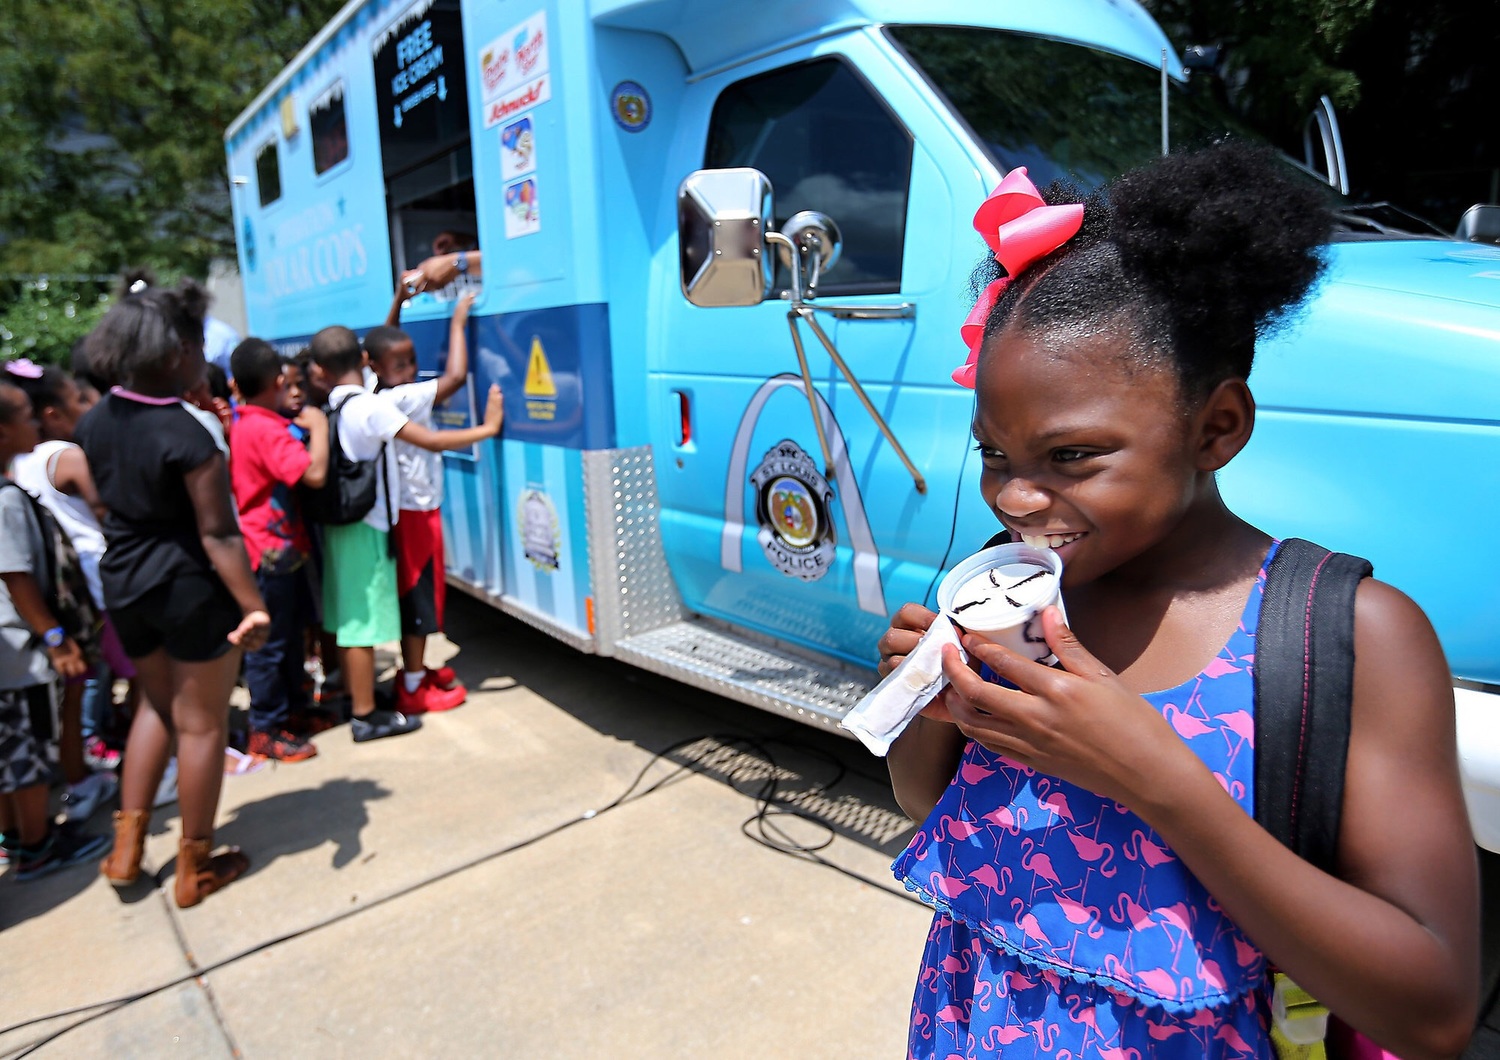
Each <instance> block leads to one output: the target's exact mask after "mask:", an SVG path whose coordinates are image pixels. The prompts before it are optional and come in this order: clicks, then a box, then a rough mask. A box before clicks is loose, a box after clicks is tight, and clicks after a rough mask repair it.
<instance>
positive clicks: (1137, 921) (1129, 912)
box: [1109, 891, 1153, 931]
mask: <svg viewBox="0 0 1500 1060" xmlns="http://www.w3.org/2000/svg"><path fill="white" fill-rule="evenodd" d="M1109 916H1110V919H1111V920H1113V921H1114V922H1115V923H1116V924H1123V923H1125V922H1126V920H1129V921H1130V926H1131V927H1132V928H1133V929H1135V930H1136V931H1144V930H1146V929H1147V928H1149V927H1151V926H1152V925H1153V921H1152V920H1151V914H1150V912H1148V911H1147V910H1146V909H1145V908H1144V907H1142V906H1139V905H1137V904H1136V903H1135V902H1134V901H1132V900H1131V898H1130V895H1128V894H1126V893H1124V892H1123V891H1122V892H1120V897H1119V898H1118V899H1116V900H1115V904H1114V907H1113V908H1112V909H1110V911H1109Z"/></svg>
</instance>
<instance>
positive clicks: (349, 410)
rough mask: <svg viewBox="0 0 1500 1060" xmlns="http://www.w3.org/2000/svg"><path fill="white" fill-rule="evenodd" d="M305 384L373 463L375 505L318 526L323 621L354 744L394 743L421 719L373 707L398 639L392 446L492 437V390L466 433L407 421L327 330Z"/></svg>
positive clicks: (342, 338) (346, 333) (343, 337)
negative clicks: (338, 662) (389, 646)
mask: <svg viewBox="0 0 1500 1060" xmlns="http://www.w3.org/2000/svg"><path fill="white" fill-rule="evenodd" d="M309 349H310V350H311V352H312V363H311V376H312V379H311V383H312V384H313V386H314V388H315V389H317V390H318V391H320V392H323V391H326V392H327V394H328V406H329V407H330V408H336V409H338V410H339V420H338V436H339V445H340V447H341V448H342V449H343V451H344V455H345V456H346V457H348V458H349V459H350V460H378V461H380V464H379V465H378V467H379V473H378V474H377V475H376V482H377V486H376V495H375V505H374V507H372V508H371V509H370V511H369V513H368V514H367V515H366V516H365V517H364V519H362V520H361V521H359V522H357V523H350V524H347V525H344V526H325V527H324V528H323V547H324V550H325V556H324V571H323V624H324V626H325V627H326V628H327V629H328V630H329V631H330V632H332V633H333V634H334V636H335V637H336V638H337V640H338V646H339V654H340V656H341V659H342V668H343V672H344V683H345V687H346V688H347V689H348V691H349V699H350V702H351V705H352V708H353V718H352V720H351V722H350V727H351V730H352V732H353V736H354V740H355V742H356V743H363V742H364V741H366V740H378V739H380V738H381V737H384V736H397V735H400V734H401V733H406V732H411V731H412V730H414V729H418V728H420V727H421V724H422V723H421V719H420V718H415V717H408V716H407V715H405V714H402V713H401V712H399V711H395V710H377V709H376V708H375V646H376V645H377V644H384V643H387V642H390V641H398V640H400V638H401V614H400V610H399V608H398V605H397V595H396V563H395V560H394V559H392V558H391V553H390V548H389V543H388V541H387V537H388V535H389V533H390V528H391V525H392V523H394V522H395V521H396V520H397V518H398V517H399V512H398V510H397V509H396V506H395V503H394V501H393V496H392V494H391V493H390V490H391V489H392V488H395V487H397V485H398V483H399V482H400V471H399V470H398V468H397V467H396V457H395V452H394V448H393V447H392V446H391V445H390V444H389V443H390V442H391V441H392V440H393V439H396V438H399V439H400V440H401V441H403V442H407V443H409V444H411V445H414V446H417V447H418V448H420V449H427V450H430V451H432V452H442V451H444V450H448V449H462V448H465V447H467V446H470V445H473V444H474V443H475V442H478V441H481V440H483V439H485V438H493V437H495V435H497V434H499V433H500V421H501V416H502V408H501V402H500V388H499V387H495V386H492V387H491V388H490V392H489V398H488V401H487V403H486V405H485V414H484V422H483V423H481V424H479V425H478V426H475V427H470V428H467V429H466V430H457V431H434V430H431V429H429V428H426V427H423V426H422V425H420V424H418V423H413V422H411V421H410V420H408V419H407V417H406V414H405V413H403V412H402V411H401V410H400V409H399V408H397V407H396V404H395V403H394V402H393V401H391V400H390V399H389V398H387V397H385V396H384V395H382V394H377V393H372V392H371V391H368V390H366V389H365V387H364V377H363V372H362V370H363V368H364V351H363V350H362V349H361V348H360V342H359V339H358V337H356V336H355V334H354V332H352V331H350V330H349V329H348V328H345V327H337V326H335V327H327V328H324V329H323V330H322V331H320V332H318V333H317V334H316V335H314V336H313V338H312V342H311V344H310V345H309Z"/></svg>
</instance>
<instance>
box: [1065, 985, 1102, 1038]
mask: <svg viewBox="0 0 1500 1060" xmlns="http://www.w3.org/2000/svg"><path fill="white" fill-rule="evenodd" d="M1097 1010H1098V1006H1097V1005H1095V1004H1093V1003H1092V1002H1091V1001H1090V1000H1089V998H1088V996H1087V995H1085V994H1070V995H1069V996H1068V1019H1070V1020H1072V1021H1073V1022H1074V1023H1081V1024H1083V1025H1084V1026H1085V1027H1087V1028H1088V1029H1089V1030H1091V1031H1093V1032H1094V1033H1095V1034H1102V1033H1103V1032H1102V1031H1101V1030H1099V1020H1098V1014H1097Z"/></svg>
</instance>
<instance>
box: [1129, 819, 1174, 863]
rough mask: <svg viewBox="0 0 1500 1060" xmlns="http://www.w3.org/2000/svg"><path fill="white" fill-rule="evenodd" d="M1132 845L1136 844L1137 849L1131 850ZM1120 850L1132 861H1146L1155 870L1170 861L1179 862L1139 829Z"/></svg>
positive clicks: (1132, 833)
mask: <svg viewBox="0 0 1500 1060" xmlns="http://www.w3.org/2000/svg"><path fill="white" fill-rule="evenodd" d="M1132 843H1134V844H1135V849H1133V850H1132V849H1131V844H1132ZM1120 850H1121V852H1122V853H1124V855H1125V856H1126V857H1127V858H1129V859H1130V860H1131V861H1144V862H1145V863H1146V864H1147V865H1150V866H1151V867H1152V868H1153V869H1154V868H1156V866H1158V865H1165V864H1166V863H1167V862H1169V861H1176V860H1177V858H1175V857H1174V856H1173V855H1171V854H1168V853H1167V849H1166V847H1163V846H1159V845H1157V844H1156V843H1153V842H1152V841H1151V840H1149V839H1147V838H1146V833H1145V832H1143V831H1141V830H1140V829H1139V828H1137V829H1136V830H1135V831H1134V832H1131V833H1130V838H1129V839H1128V840H1127V841H1126V842H1125V844H1124V845H1123V846H1121V847H1120Z"/></svg>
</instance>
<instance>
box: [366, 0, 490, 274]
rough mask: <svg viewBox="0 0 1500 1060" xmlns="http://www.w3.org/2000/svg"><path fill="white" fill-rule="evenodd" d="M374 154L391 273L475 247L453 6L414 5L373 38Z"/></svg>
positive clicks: (453, 1) (425, 0)
mask: <svg viewBox="0 0 1500 1060" xmlns="http://www.w3.org/2000/svg"><path fill="white" fill-rule="evenodd" d="M371 62H372V63H373V65H374V70H375V103H376V113H377V114H378V115H379V117H380V155H381V166H382V170H383V172H384V175H385V189H386V206H387V209H388V211H389V214H390V227H391V258H392V261H391V266H392V269H393V270H394V272H395V275H397V276H399V275H400V274H401V273H402V272H403V271H404V270H406V269H410V268H414V267H416V266H417V265H420V264H421V263H422V261H423V260H424V259H426V258H428V257H431V256H432V255H434V254H442V253H448V252H450V251H453V250H473V249H477V247H478V243H477V242H476V241H475V237H474V233H475V232H477V231H478V224H477V222H476V217H475V209H474V159H473V153H472V150H471V148H470V145H469V96H468V87H467V83H466V77H465V73H464V35H463V24H462V20H461V18H460V14H459V0H419V2H418V3H416V4H413V5H412V6H411V7H408V8H407V9H406V10H405V11H404V12H402V13H401V14H400V15H398V16H397V17H396V19H395V21H393V22H392V23H391V24H390V25H388V26H386V27H385V28H384V30H382V31H381V32H380V33H379V34H377V36H376V38H375V41H374V47H373V54H372V56H371Z"/></svg>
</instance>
